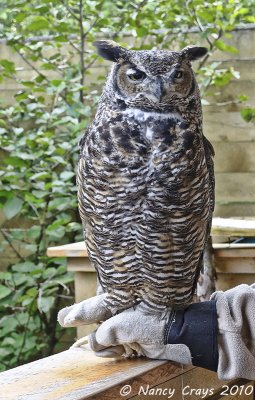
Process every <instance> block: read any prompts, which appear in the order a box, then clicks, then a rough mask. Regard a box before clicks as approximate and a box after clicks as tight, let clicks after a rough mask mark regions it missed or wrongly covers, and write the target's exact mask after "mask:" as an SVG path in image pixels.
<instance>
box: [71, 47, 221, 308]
mask: <svg viewBox="0 0 255 400" xmlns="http://www.w3.org/2000/svg"><path fill="white" fill-rule="evenodd" d="M94 44H95V46H96V47H97V51H98V53H99V55H100V56H102V57H103V58H105V59H106V60H109V61H112V62H113V66H112V69H111V72H110V74H109V76H108V79H107V81H106V85H105V87H104V89H103V93H102V96H101V99H100V101H99V105H98V109H97V112H96V115H95V119H94V121H93V122H92V123H91V125H90V126H89V128H88V129H87V131H86V133H85V135H84V136H83V138H82V139H81V141H80V159H79V165H78V172H77V185H78V202H79V211H80V216H81V219H82V222H83V226H84V233H85V240H86V245H87V249H88V254H89V257H90V260H91V263H92V264H93V266H94V267H95V269H96V271H97V275H98V279H99V282H100V284H101V286H102V289H103V291H104V292H105V293H106V296H105V300H104V302H105V304H104V305H105V307H106V308H107V309H109V310H110V311H111V312H112V314H116V313H118V312H121V311H122V310H124V309H126V308H129V307H131V306H134V305H135V304H138V303H143V306H144V307H145V309H146V310H148V311H152V312H162V311H163V310H165V309H168V308H182V307H184V306H186V305H187V304H189V303H190V302H191V301H192V298H193V294H194V290H195V288H196V282H197V279H198V277H199V274H200V271H201V268H202V266H203V253H204V249H205V245H206V241H207V239H208V236H209V235H210V226H211V219H212V212H213V208H214V173H213V161H212V159H213V148H212V146H211V144H210V143H209V142H208V140H207V139H206V138H205V136H204V135H203V131H202V110H201V101H200V95H199V89H198V85H197V83H196V80H195V76H194V72H193V70H192V68H191V62H192V61H193V60H197V59H199V58H201V57H203V56H204V55H205V54H206V52H207V50H206V48H204V47H197V46H188V47H185V48H184V49H183V50H181V51H165V50H160V51H157V50H145V51H143V50H141V51H135V50H128V49H126V48H124V47H122V46H120V45H119V44H117V43H115V42H113V41H109V40H98V41H96V42H95V43H94Z"/></svg>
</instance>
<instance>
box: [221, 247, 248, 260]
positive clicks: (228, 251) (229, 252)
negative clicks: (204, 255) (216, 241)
mask: <svg viewBox="0 0 255 400" xmlns="http://www.w3.org/2000/svg"><path fill="white" fill-rule="evenodd" d="M214 257H217V258H224V257H225V258H234V257H235V258H253V257H255V248H254V247H253V248H247V247H246V248H235V249H233V248H226V247H223V248H221V249H220V248H218V249H215V250H214Z"/></svg>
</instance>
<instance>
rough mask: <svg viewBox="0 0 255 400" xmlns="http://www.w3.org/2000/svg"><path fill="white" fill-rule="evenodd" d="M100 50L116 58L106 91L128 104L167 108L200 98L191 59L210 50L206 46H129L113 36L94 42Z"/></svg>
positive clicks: (106, 56) (149, 108)
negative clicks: (111, 39)
mask: <svg viewBox="0 0 255 400" xmlns="http://www.w3.org/2000/svg"><path fill="white" fill-rule="evenodd" d="M94 45H95V46H96V47H97V51H98V54H99V55H100V56H102V57H103V58H105V59H107V60H110V61H112V62H114V65H113V68H112V71H111V74H110V77H109V80H108V83H107V85H106V89H105V91H106V92H107V93H108V95H109V96H108V97H109V99H111V100H114V99H115V100H121V101H122V102H124V103H125V105H126V106H128V107H135V108H140V109H144V110H154V111H155V110H158V111H161V112H162V111H167V110H169V108H171V107H173V106H174V105H176V104H177V103H179V104H182V103H187V100H188V99H189V98H191V97H193V98H198V99H199V92H198V88H197V84H196V81H195V76H194V73H193V71H192V68H191V62H192V61H194V60H198V59H199V58H201V57H203V56H204V55H205V54H206V53H207V49H206V48H205V47H198V46H188V47H185V48H184V49H182V50H181V51H166V50H139V51H136V50H128V49H125V48H124V47H122V46H120V45H119V44H118V43H115V42H113V41H110V40H98V41H96V42H94Z"/></svg>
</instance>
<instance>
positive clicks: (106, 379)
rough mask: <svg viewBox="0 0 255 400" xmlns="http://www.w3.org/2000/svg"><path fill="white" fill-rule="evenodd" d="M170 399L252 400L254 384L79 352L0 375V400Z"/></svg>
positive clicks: (151, 362) (193, 370) (170, 365)
mask: <svg viewBox="0 0 255 400" xmlns="http://www.w3.org/2000/svg"><path fill="white" fill-rule="evenodd" d="M231 391H232V392H231ZM226 393H229V395H228V396H226ZM231 393H232V394H233V395H234V394H235V395H234V396H232V395H231ZM170 398H171V399H174V400H181V399H183V400H195V399H201V398H203V399H211V400H216V399H221V398H222V399H231V400H232V399H240V400H241V399H245V400H251V399H252V398H253V384H252V382H248V381H244V380H238V381H236V380H235V381H229V382H227V381H224V382H223V381H219V380H218V379H217V375H216V373H214V372H211V371H207V370H204V369H201V368H196V367H192V366H182V365H177V364H174V363H171V362H167V361H158V360H148V359H130V360H127V359H125V360H124V359H123V360H120V361H117V360H114V359H103V358H99V357H96V356H95V355H94V354H93V353H92V352H90V351H88V350H82V349H70V350H67V351H64V352H62V353H59V354H56V355H53V356H51V357H47V358H44V359H41V360H38V361H34V362H32V363H30V364H26V365H23V366H20V367H17V368H14V369H11V370H9V371H6V372H2V373H1V374H0V400H83V399H91V400H92V399H93V400H120V399H132V400H138V399H140V400H142V399H147V400H150V399H151V400H163V399H170Z"/></svg>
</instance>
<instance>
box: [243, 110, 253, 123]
mask: <svg viewBox="0 0 255 400" xmlns="http://www.w3.org/2000/svg"><path fill="white" fill-rule="evenodd" d="M241 115H242V117H243V119H244V120H245V121H246V122H250V121H251V120H252V119H253V118H255V109H254V108H251V107H247V108H243V109H242V110H241Z"/></svg>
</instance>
